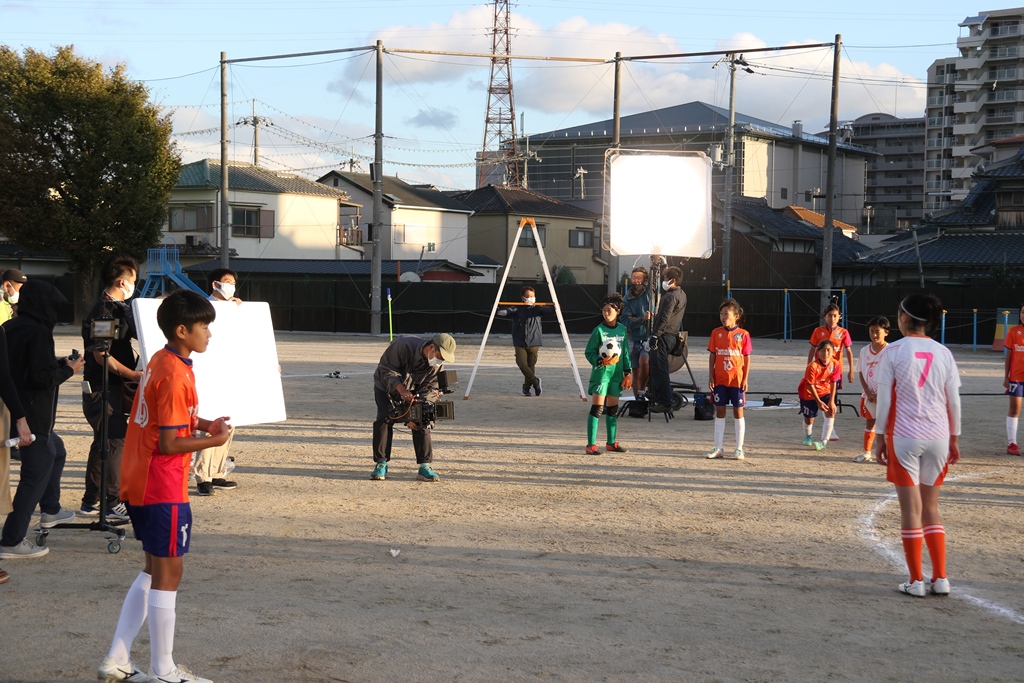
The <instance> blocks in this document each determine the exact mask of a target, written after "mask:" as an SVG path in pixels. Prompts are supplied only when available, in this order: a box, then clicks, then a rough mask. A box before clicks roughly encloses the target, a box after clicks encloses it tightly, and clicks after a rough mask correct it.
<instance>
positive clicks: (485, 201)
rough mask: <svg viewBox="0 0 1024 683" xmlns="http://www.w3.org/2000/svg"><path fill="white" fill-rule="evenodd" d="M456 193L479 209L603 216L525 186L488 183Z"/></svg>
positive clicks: (479, 210)
mask: <svg viewBox="0 0 1024 683" xmlns="http://www.w3.org/2000/svg"><path fill="white" fill-rule="evenodd" d="M454 196H455V197H457V198H458V199H459V200H460V201H462V202H463V203H465V204H466V206H468V207H470V208H471V209H473V211H474V212H475V213H478V214H479V213H499V214H519V215H523V216H531V217H536V216H552V217H560V218H581V219H583V220H588V221H596V220H598V218H600V216H598V215H597V214H595V213H593V212H591V211H587V210H586V209H582V208H580V207H578V206H573V205H572V204H567V203H566V202H563V201H559V200H557V199H552V198H551V197H548V196H547V195H543V194H541V193H539V192H534V191H533V190H525V189H523V188H521V187H504V186H498V185H487V186H486V187H478V188H477V189H475V190H467V191H465V192H456V193H454Z"/></svg>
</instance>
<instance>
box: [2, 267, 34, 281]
mask: <svg viewBox="0 0 1024 683" xmlns="http://www.w3.org/2000/svg"><path fill="white" fill-rule="evenodd" d="M8 281H10V282H28V278H27V277H25V273H23V272H21V271H20V270H18V269H17V268H8V269H7V270H5V271H4V282H8Z"/></svg>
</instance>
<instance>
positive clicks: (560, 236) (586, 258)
mask: <svg viewBox="0 0 1024 683" xmlns="http://www.w3.org/2000/svg"><path fill="white" fill-rule="evenodd" d="M452 195H453V196H454V197H455V198H457V199H458V200H459V201H460V202H462V203H463V204H465V205H466V206H468V207H469V208H470V209H472V210H473V215H472V216H471V217H470V218H469V249H470V251H471V252H473V253H474V254H480V255H484V256H487V257H489V258H491V259H493V260H494V261H496V262H497V263H499V264H506V263H508V257H509V254H510V253H511V252H512V244H513V240H514V239H515V236H516V231H517V230H518V228H519V222H520V220H521V219H522V218H533V219H534V220H535V221H536V223H537V232H538V233H539V235H540V240H541V244H542V245H543V247H544V255H545V257H546V259H547V262H548V267H549V268H551V269H552V271H553V273H552V275H553V279H554V280H555V281H556V282H562V283H578V284H584V285H595V284H598V285H599V284H604V283H605V282H606V271H607V266H608V262H607V261H606V260H604V259H603V258H601V232H600V229H599V228H598V227H597V226H598V222H599V219H600V216H598V215H597V214H594V213H592V212H590V211H588V210H586V209H583V208H580V207H577V206H573V205H572V204H568V203H566V202H562V201H558V200H557V199H552V198H551V197H548V196H546V195H543V194H541V193H539V192H534V191H533V190H527V189H523V188H516V187H504V186H498V185H487V186H485V187H479V188H477V189H475V190H468V191H464V192H455V193H452ZM536 247H537V245H536V242H535V241H534V237H533V232H532V231H531V230H529V229H527V228H524V229H523V232H522V234H521V235H520V237H519V246H518V248H517V250H516V255H515V260H514V261H513V262H512V263H511V264H509V266H508V267H509V272H508V280H509V282H520V283H536V282H539V281H542V280H543V279H544V269H543V266H542V265H541V261H540V252H539V250H538V249H537V248H536Z"/></svg>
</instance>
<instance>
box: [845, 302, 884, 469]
mask: <svg viewBox="0 0 1024 683" xmlns="http://www.w3.org/2000/svg"><path fill="white" fill-rule="evenodd" d="M887 336H889V319H888V318H886V317H885V316H881V315H880V316H877V317H874V318H872V319H871V320H869V321H868V337H869V338H870V339H871V343H870V344H868V345H867V346H865V347H864V348H863V349H861V350H860V358H858V359H857V370H858V371H859V372H858V373H857V374H858V376H859V377H860V386H861V394H860V414H861V417H863V418H864V420H865V421H866V424H865V426H864V452H863V453H861V454H860V455H858V456H857V457H855V458H854V459H853V461H854V462H875V456H874V454H873V453H872V452H871V448H872V446H873V445H874V443H875V413H876V412H877V409H878V378H877V377H875V367H876V366H877V365H878V361H879V359H880V358H881V354H882V349H884V348H885V347H886V346H887V345H888V342H886V341H885V338H886V337H887Z"/></svg>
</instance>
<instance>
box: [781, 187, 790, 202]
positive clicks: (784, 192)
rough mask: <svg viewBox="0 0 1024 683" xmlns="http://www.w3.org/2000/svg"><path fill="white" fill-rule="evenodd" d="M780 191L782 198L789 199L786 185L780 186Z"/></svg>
mask: <svg viewBox="0 0 1024 683" xmlns="http://www.w3.org/2000/svg"><path fill="white" fill-rule="evenodd" d="M780 192H781V197H782V199H789V188H788V187H784V188H782V190H780Z"/></svg>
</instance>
